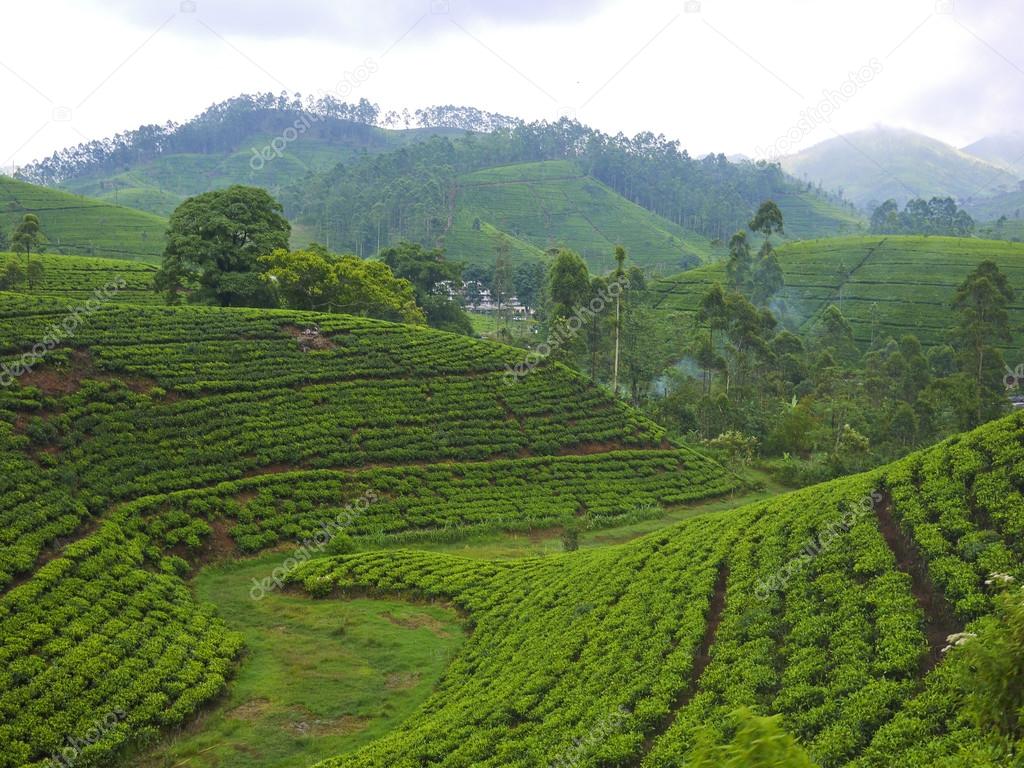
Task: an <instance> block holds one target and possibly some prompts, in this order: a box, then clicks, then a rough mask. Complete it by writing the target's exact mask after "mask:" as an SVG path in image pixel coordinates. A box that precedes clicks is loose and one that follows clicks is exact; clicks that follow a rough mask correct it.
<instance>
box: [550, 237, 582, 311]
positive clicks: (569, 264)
mask: <svg viewBox="0 0 1024 768" xmlns="http://www.w3.org/2000/svg"><path fill="white" fill-rule="evenodd" d="M589 296H590V273H589V271H588V270H587V265H586V263H585V262H584V261H583V259H582V258H580V255H579V254H578V253H576V252H575V251H570V250H568V249H567V248H562V249H560V250H559V251H558V253H557V254H556V256H555V259H554V261H553V262H552V264H551V268H550V270H549V272H548V297H549V299H550V301H551V318H552V319H553V320H554V319H559V318H566V317H569V316H570V315H572V313H573V312H574V311H575V310H576V308H577V307H580V306H582V305H583V304H584V303H586V302H587V300H588V299H589Z"/></svg>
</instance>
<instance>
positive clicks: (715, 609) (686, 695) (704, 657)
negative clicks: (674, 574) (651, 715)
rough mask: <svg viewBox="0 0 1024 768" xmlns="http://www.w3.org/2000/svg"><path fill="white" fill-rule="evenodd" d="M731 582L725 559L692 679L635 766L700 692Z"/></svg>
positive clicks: (634, 766)
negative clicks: (701, 680)
mask: <svg viewBox="0 0 1024 768" xmlns="http://www.w3.org/2000/svg"><path fill="white" fill-rule="evenodd" d="M728 584H729V565H728V564H727V563H725V562H724V561H723V562H722V563H721V564H720V565H719V566H718V577H717V578H716V579H715V591H714V594H713V595H712V596H711V605H710V606H709V607H708V617H707V623H706V624H705V627H704V637H703V639H701V641H700V646H698V648H697V653H696V654H695V655H694V657H693V668H692V669H691V670H690V681H689V683H688V684H687V685H686V686H685V687H684V688H683V689H682V690H681V691H679V693H678V694H677V695H676V699H675V701H674V702H673V703H672V709H671V710H670V711H669V713H668V714H667V715H666V716H665V717H664V718H662V720H661V722H660V723H658V725H657V726H656V727H655V729H654V731H652V732H651V733H650V734H648V736H647V738H645V739H644V743H643V746H642V747H641V749H640V752H639V753H638V754H637V755H636V756H635V757H634V758H633V759H632V760H631V761H630V762H629V763H628V765H629V766H631V767H632V768H637V766H639V765H640V764H641V763H643V760H644V758H645V757H646V756H647V754H648V753H649V752H650V751H651V748H652V747H654V744H655V742H657V740H658V739H659V738H661V736H663V735H664V734H665V733H666V732H668V730H669V729H670V728H671V727H672V724H673V723H675V721H676V718H677V717H678V716H679V713H680V711H682V709H683V708H684V707H685V706H686V705H687V704H689V703H690V702H691V701H692V700H693V697H694V695H695V694H696V693H697V687H698V685H699V684H700V678H701V676H702V675H703V674H704V670H705V669H707V667H708V664H710V663H711V648H712V646H713V645H714V644H715V637H716V636H717V635H718V626H719V625H720V624H721V623H722V614H723V613H724V612H725V596H726V589H727V587H728Z"/></svg>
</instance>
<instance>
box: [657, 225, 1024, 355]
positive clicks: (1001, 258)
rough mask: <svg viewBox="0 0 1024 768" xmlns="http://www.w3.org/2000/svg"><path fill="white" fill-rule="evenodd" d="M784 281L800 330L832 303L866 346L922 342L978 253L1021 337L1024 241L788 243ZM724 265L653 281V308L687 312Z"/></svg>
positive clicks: (933, 339) (932, 334) (783, 253)
mask: <svg viewBox="0 0 1024 768" xmlns="http://www.w3.org/2000/svg"><path fill="white" fill-rule="evenodd" d="M778 255H779V263H780V265H781V266H782V271H783V275H784V279H785V285H786V287H785V288H784V289H783V291H782V293H781V294H780V296H779V299H780V300H781V302H782V303H783V304H784V305H785V308H786V313H787V314H788V315H789V317H791V318H793V319H794V320H796V322H797V324H798V325H799V328H800V329H801V330H802V331H803V332H810V331H812V330H813V329H814V327H815V323H816V321H817V318H818V316H819V314H820V313H821V311H822V310H823V309H825V308H826V307H827V306H828V305H829V304H835V305H836V306H837V307H840V309H841V310H842V312H843V315H845V316H846V318H847V320H849V322H850V324H851V325H852V326H853V333H854V338H855V339H856V340H857V342H859V343H860V344H863V345H867V344H869V343H870V342H871V341H872V339H875V338H882V337H884V336H893V337H895V338H899V337H900V336H901V335H903V334H906V333H912V334H914V335H916V336H917V337H918V338H919V339H920V340H921V342H922V343H923V344H925V345H930V344H939V343H944V342H945V340H946V338H947V333H948V331H949V329H950V328H951V327H952V324H953V320H954V318H953V314H952V312H951V310H950V303H951V302H952V298H953V294H954V292H955V290H956V287H957V286H958V285H959V284H960V283H961V282H962V281H963V279H964V277H966V276H967V274H968V273H969V272H970V271H971V270H972V269H974V267H976V266H977V264H978V262H980V261H982V260H984V259H994V260H995V261H996V262H997V263H998V264H999V267H1000V269H1001V270H1002V271H1003V272H1005V273H1006V275H1007V277H1008V278H1009V281H1010V284H1011V285H1012V286H1014V287H1017V288H1018V291H1017V298H1016V300H1015V302H1014V303H1013V305H1012V306H1011V307H1010V325H1011V328H1012V329H1013V332H1014V337H1015V338H1014V342H1013V343H1012V344H1010V345H1008V348H1009V349H1020V344H1021V343H1022V342H1024V245H1021V244H1018V243H1009V242H1001V241H994V240H976V239H957V238H947V237H912V236H883V235H877V236H871V237H866V236H865V237H843V238H832V239H828V240H811V241H803V242H798V243H788V244H786V245H783V246H781V247H780V248H778ZM724 281H725V273H724V267H723V266H721V265H717V266H710V267H703V268H700V269H697V270H693V271H691V272H686V273H684V274H681V275H679V276H677V277H674V278H668V279H664V280H659V281H658V282H657V283H656V284H655V286H654V290H656V291H658V292H659V293H661V296H660V298H659V299H658V303H657V306H658V308H659V310H661V311H662V312H664V313H666V314H668V313H678V314H679V315H680V316H681V317H683V318H688V317H690V316H691V315H692V313H693V312H694V311H695V308H696V305H697V302H698V301H699V300H700V297H701V296H702V295H703V293H704V291H705V290H706V289H707V287H708V286H709V285H711V283H713V282H720V283H724Z"/></svg>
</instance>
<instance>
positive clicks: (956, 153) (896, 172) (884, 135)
mask: <svg viewBox="0 0 1024 768" xmlns="http://www.w3.org/2000/svg"><path fill="white" fill-rule="evenodd" d="M782 167H783V169H785V170H786V171H787V172H788V173H791V174H793V175H794V176H796V177H797V178H799V179H804V180H806V181H810V182H812V183H821V184H822V186H824V187H825V188H826V189H842V190H843V194H844V196H845V197H846V199H848V200H852V201H853V202H854V203H856V204H857V205H859V206H862V207H867V206H869V205H870V204H871V203H875V204H877V203H881V202H884V201H885V200H888V199H890V198H892V199H895V200H897V201H898V202H900V203H903V202H905V201H906V200H908V199H910V198H913V197H923V198H926V199H927V198H931V197H934V196H940V197H945V196H948V197H954V198H958V199H959V198H970V197H982V196H987V195H991V194H995V193H997V192H999V191H1000V190H1001V189H1015V188H1016V186H1017V181H1018V176H1017V175H1016V174H1015V173H1012V172H1010V171H1007V170H1006V169H1004V168H1002V167H997V166H995V165H992V164H990V163H987V162H985V161H984V160H981V159H979V158H977V157H973V156H971V155H968V154H966V153H965V152H961V151H960V150H958V149H956V148H954V147H951V146H949V145H948V144H944V143H942V142H941V141H937V140H935V139H932V138H929V137H927V136H923V135H921V134H918V133H914V132H912V131H906V130H899V129H894V128H875V129H872V130H866V131H859V132H856V133H851V134H849V135H846V136H842V137H837V138H834V139H828V140H827V141H823V142H821V143H820V144H816V145H814V146H813V147H810V148H808V149H806V150H804V151H802V152H799V153H797V154H795V155H791V156H789V157H786V158H783V160H782Z"/></svg>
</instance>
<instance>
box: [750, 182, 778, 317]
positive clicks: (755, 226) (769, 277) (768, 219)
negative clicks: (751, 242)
mask: <svg viewBox="0 0 1024 768" xmlns="http://www.w3.org/2000/svg"><path fill="white" fill-rule="evenodd" d="M783 224H784V221H783V218H782V211H781V210H779V206H777V205H776V204H775V203H774V202H773V201H771V200H767V201H765V202H764V203H761V206H760V207H759V208H758V209H757V213H756V214H755V215H754V218H753V219H752V220H751V222H750V229H751V230H752V231H754V232H757V233H759V234H761V235H762V236H763V237H764V241H763V242H762V244H761V248H760V250H759V251H758V253H757V264H756V265H755V266H754V269H753V274H752V276H751V282H752V285H751V291H750V298H751V300H752V301H753V302H754V304H757V305H758V306H763V305H764V304H766V303H767V302H768V300H769V299H770V298H771V297H772V296H774V295H775V294H776V293H778V292H779V291H780V290H782V286H783V279H782V268H781V267H780V266H779V260H778V259H777V258H776V256H775V248H774V246H773V245H772V241H771V236H772V235H773V234H776V233H779V234H783Z"/></svg>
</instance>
